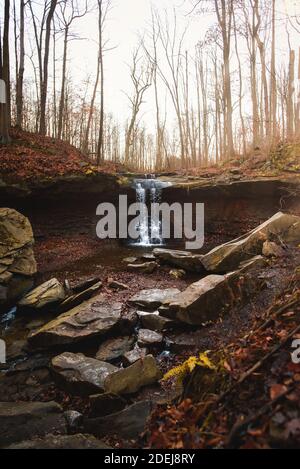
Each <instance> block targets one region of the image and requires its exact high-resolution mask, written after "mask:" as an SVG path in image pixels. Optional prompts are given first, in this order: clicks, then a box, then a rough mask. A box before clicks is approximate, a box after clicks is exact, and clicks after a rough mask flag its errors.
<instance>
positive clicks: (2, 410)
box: [0, 402, 66, 447]
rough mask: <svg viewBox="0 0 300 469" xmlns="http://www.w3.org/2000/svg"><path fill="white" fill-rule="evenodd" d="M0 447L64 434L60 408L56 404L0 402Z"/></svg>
mask: <svg viewBox="0 0 300 469" xmlns="http://www.w3.org/2000/svg"><path fill="white" fill-rule="evenodd" d="M0 429H1V430H0V447H5V446H8V445H10V444H12V443H17V442H20V441H22V440H29V439H31V438H35V437H44V436H46V435H47V434H49V433H56V432H58V433H62V434H64V433H66V421H65V418H64V415H63V411H62V408H61V407H60V406H59V405H58V404H57V403H56V402H0Z"/></svg>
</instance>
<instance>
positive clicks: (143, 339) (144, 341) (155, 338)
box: [138, 329, 164, 347]
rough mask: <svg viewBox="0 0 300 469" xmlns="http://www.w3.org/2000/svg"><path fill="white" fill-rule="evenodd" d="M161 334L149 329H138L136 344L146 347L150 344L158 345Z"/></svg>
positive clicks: (161, 338)
mask: <svg viewBox="0 0 300 469" xmlns="http://www.w3.org/2000/svg"><path fill="white" fill-rule="evenodd" d="M163 339H164V338H163V336H162V334H158V333H157V332H155V331H151V330H150V329H140V330H139V333H138V345H139V346H140V347H148V346H150V345H160V344H161V343H162V341H163Z"/></svg>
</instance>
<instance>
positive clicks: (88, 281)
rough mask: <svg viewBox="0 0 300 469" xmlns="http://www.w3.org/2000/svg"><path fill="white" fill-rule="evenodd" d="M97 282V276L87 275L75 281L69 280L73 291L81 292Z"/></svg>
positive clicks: (98, 279)
mask: <svg viewBox="0 0 300 469" xmlns="http://www.w3.org/2000/svg"><path fill="white" fill-rule="evenodd" d="M99 282H100V278H99V277H88V278H84V279H80V280H77V281H73V282H69V284H70V288H71V290H72V291H73V292H74V293H81V292H83V291H85V290H87V289H88V288H90V287H92V286H93V285H95V284H97V283H99Z"/></svg>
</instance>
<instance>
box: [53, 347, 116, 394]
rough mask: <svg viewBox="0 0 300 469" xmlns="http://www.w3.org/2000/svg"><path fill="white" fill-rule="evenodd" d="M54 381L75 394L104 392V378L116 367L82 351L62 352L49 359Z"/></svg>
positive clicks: (114, 370)
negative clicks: (87, 355) (90, 356)
mask: <svg viewBox="0 0 300 469" xmlns="http://www.w3.org/2000/svg"><path fill="white" fill-rule="evenodd" d="M51 369H52V371H53V373H54V376H55V378H56V381H57V382H58V384H59V385H60V386H62V387H63V388H64V389H66V391H68V392H70V393H71V394H76V395H87V396H88V395H91V394H96V393H101V392H104V390H105V379H106V378H107V376H109V375H110V374H111V373H114V372H116V371H118V368H117V367H115V366H113V365H111V364H110V363H105V362H102V361H100V360H96V359H95V358H89V357H86V356H85V355H83V354H82V353H70V352H66V353H62V354H61V355H58V356H57V357H55V358H53V359H52V361H51Z"/></svg>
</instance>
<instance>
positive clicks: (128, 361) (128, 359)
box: [123, 345, 147, 366]
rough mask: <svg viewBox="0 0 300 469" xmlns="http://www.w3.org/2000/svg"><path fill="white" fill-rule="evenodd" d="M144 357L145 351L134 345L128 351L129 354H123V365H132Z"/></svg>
mask: <svg viewBox="0 0 300 469" xmlns="http://www.w3.org/2000/svg"><path fill="white" fill-rule="evenodd" d="M146 355H147V349H146V348H140V347H139V346H138V345H136V346H135V347H134V349H133V350H130V352H126V353H124V356H123V363H124V365H125V366H130V365H133V364H134V363H135V362H137V361H138V360H140V359H144V358H145V356H146Z"/></svg>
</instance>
